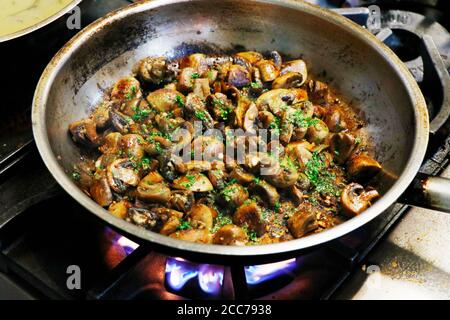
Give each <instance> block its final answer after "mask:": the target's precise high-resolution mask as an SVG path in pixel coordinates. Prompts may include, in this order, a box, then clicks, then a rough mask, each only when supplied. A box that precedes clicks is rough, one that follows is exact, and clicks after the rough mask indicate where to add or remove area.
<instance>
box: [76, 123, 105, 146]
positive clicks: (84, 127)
mask: <svg viewBox="0 0 450 320" xmlns="http://www.w3.org/2000/svg"><path fill="white" fill-rule="evenodd" d="M69 131H70V133H71V135H72V139H73V141H75V142H76V143H80V144H82V145H84V146H86V147H96V146H98V145H100V143H101V137H100V136H99V135H98V134H97V128H96V125H95V122H94V121H93V120H91V119H84V120H80V121H76V122H73V123H71V124H70V125H69Z"/></svg>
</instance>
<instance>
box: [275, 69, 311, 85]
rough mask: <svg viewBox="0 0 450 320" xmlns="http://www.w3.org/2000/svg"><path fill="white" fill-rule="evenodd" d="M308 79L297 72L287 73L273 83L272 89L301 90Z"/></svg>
mask: <svg viewBox="0 0 450 320" xmlns="http://www.w3.org/2000/svg"><path fill="white" fill-rule="evenodd" d="M305 81H306V79H304V78H303V76H302V75H301V74H300V73H297V72H287V73H285V74H283V75H281V76H279V77H278V78H276V79H275V80H274V81H273V82H272V89H280V88H285V89H289V88H300V87H301V86H302V85H303V83H305Z"/></svg>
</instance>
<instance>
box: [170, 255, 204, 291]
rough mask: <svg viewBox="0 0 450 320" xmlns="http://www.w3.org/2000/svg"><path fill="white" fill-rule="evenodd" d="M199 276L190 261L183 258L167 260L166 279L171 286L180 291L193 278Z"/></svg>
mask: <svg viewBox="0 0 450 320" xmlns="http://www.w3.org/2000/svg"><path fill="white" fill-rule="evenodd" d="M197 275H198V271H197V270H195V268H194V267H193V266H192V265H191V263H189V262H188V261H186V260H184V259H181V258H167V263H166V279H167V283H168V284H169V286H170V287H171V288H172V289H174V290H176V291H178V290H181V289H182V288H183V287H184V285H185V284H186V283H187V282H188V281H189V280H190V279H192V278H194V277H196V276H197Z"/></svg>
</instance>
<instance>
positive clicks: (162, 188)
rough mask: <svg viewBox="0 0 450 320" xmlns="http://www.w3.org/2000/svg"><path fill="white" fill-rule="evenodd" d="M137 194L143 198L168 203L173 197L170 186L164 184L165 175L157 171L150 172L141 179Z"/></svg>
mask: <svg viewBox="0 0 450 320" xmlns="http://www.w3.org/2000/svg"><path fill="white" fill-rule="evenodd" d="M136 195H137V197H138V198H139V199H141V200H145V201H149V202H158V203H166V202H168V201H169V200H170V198H171V193H170V188H169V187H167V186H166V185H165V184H164V179H163V177H162V176H161V175H160V174H159V173H158V172H156V171H153V172H150V173H149V174H148V175H146V176H145V177H144V178H143V179H142V180H141V182H140V183H139V185H138V187H137V189H136Z"/></svg>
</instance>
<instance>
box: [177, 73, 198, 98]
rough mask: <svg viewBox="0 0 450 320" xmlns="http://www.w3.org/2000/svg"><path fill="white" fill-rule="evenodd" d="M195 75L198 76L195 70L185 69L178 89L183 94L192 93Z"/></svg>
mask: <svg viewBox="0 0 450 320" xmlns="http://www.w3.org/2000/svg"><path fill="white" fill-rule="evenodd" d="M195 75H197V76H198V73H197V70H195V69H194V68H189V67H188V68H183V69H182V70H181V72H180V74H179V76H178V82H177V89H178V90H180V91H182V92H189V91H192V87H193V86H194V78H195Z"/></svg>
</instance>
